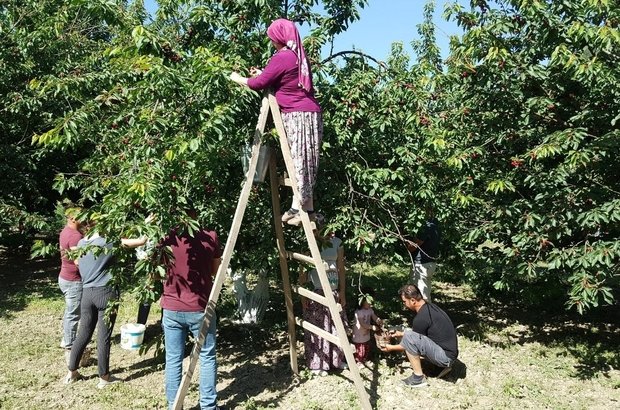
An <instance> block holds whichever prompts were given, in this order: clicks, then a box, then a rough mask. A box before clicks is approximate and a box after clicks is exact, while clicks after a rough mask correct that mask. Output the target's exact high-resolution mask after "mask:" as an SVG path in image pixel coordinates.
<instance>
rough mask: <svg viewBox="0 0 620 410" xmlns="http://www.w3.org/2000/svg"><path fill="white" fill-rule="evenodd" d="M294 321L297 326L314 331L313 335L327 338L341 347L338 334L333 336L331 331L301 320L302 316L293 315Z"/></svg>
mask: <svg viewBox="0 0 620 410" xmlns="http://www.w3.org/2000/svg"><path fill="white" fill-rule="evenodd" d="M295 323H297V325H298V326H300V327H303V328H304V329H306V330H309V331H310V332H312V333H314V334H315V335H318V336H321V337H322V338H323V339H326V340H329V341H330V342H331V343H333V344H335V345H336V346H338V347H339V348H341V349H343V347H342V344H341V343H340V339H339V338H338V336H334V335H332V334H331V333H328V332H326V331H325V330H323V329H321V328H320V327H318V326H315V325H313V324H312V323H308V322H306V321H305V320H303V319H302V318H299V317H297V316H295ZM345 338H346V336H345Z"/></svg>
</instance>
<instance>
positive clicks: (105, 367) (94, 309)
mask: <svg viewBox="0 0 620 410" xmlns="http://www.w3.org/2000/svg"><path fill="white" fill-rule="evenodd" d="M118 297H119V293H118V290H116V289H114V288H111V287H108V286H100V287H94V288H84V289H83V291H82V303H81V305H82V308H81V318H80V327H79V329H78V332H77V336H76V338H75V341H74V342H73V346H72V347H71V357H70V358H69V370H77V369H78V367H79V363H80V358H81V357H82V354H84V349H86V345H88V343H89V342H90V340H91V339H92V337H93V332H94V331H95V327H97V367H98V372H99V377H101V376H105V375H106V374H108V373H109V372H110V343H111V340H112V329H113V328H114V322H115V321H116V312H113V313H112V314H110V317H109V320H107V319H106V317H105V310H106V308H107V307H108V304H109V303H110V302H114V301H116V300H118Z"/></svg>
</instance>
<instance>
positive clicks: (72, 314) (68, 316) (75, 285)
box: [58, 277, 82, 349]
mask: <svg viewBox="0 0 620 410" xmlns="http://www.w3.org/2000/svg"><path fill="white" fill-rule="evenodd" d="M58 287H59V288H60V291H61V292H62V294H63V295H64V297H65V313H64V315H63V316H62V344H63V347H64V348H65V349H70V348H71V346H72V345H73V341H74V340H75V336H76V334H77V328H78V322H79V321H80V301H81V300H82V281H81V280H77V281H73V280H65V279H62V278H60V277H59V278H58Z"/></svg>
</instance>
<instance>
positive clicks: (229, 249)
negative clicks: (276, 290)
mask: <svg viewBox="0 0 620 410" xmlns="http://www.w3.org/2000/svg"><path fill="white" fill-rule="evenodd" d="M268 115H269V101H268V99H267V97H265V98H263V102H262V105H261V111H260V115H259V117H258V124H257V125H256V130H255V133H254V144H253V146H252V158H251V159H250V165H249V167H248V173H247V175H246V179H245V183H244V184H243V188H242V190H241V194H240V196H239V202H237V209H236V210H235V216H234V218H233V221H232V226H231V228H230V232H229V235H228V239H227V240H226V246H225V247H224V253H223V254H222V262H221V264H220V266H219V268H218V270H217V275H216V276H215V279H214V282H213V287H212V288H211V294H210V295H209V301H208V302H207V306H206V308H205V318H204V320H203V321H202V325H201V326H200V333H199V337H198V339H197V340H196V344H195V345H194V347H193V349H192V354H191V356H190V361H189V366H188V368H187V371H186V372H185V374H184V375H183V379H182V380H181V385H180V386H179V390H178V391H177V396H176V398H175V399H174V406H173V408H174V410H182V409H183V401H184V400H185V396H186V394H187V390H188V389H189V385H190V383H191V381H192V376H193V374H194V370H195V368H196V363H197V362H198V358H199V356H200V349H201V348H202V345H203V343H204V341H205V336H206V334H207V331H208V329H209V323H210V321H211V318H212V317H213V312H215V306H216V304H217V300H218V298H219V296H220V292H221V290H222V285H223V283H224V279H225V277H226V270H227V269H228V265H229V264H230V259H231V257H232V253H233V251H234V249H235V243H236V242H237V237H238V236H239V229H240V227H241V222H242V221H243V215H244V214H245V208H246V207H247V204H248V198H249V197H250V191H251V189H252V184H253V180H254V173H255V172H256V165H257V163H258V154H259V150H260V146H261V137H262V135H263V131H264V130H265V125H266V124H267V117H268Z"/></svg>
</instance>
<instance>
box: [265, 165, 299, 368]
mask: <svg viewBox="0 0 620 410" xmlns="http://www.w3.org/2000/svg"><path fill="white" fill-rule="evenodd" d="M269 180H270V182H271V202H272V204H273V224H274V228H275V232H276V239H277V243H278V256H279V259H280V272H281V273H282V285H283V287H284V302H285V304H286V319H287V321H288V342H289V355H290V357H291V370H293V373H294V374H299V367H298V366H297V337H296V333H295V314H294V313H293V296H292V293H291V281H290V276H289V270H288V261H287V260H286V248H285V246H284V245H285V244H284V232H283V231H282V221H281V216H280V215H281V209H280V192H279V184H278V176H277V174H276V158H275V155H271V157H270V160H269Z"/></svg>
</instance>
